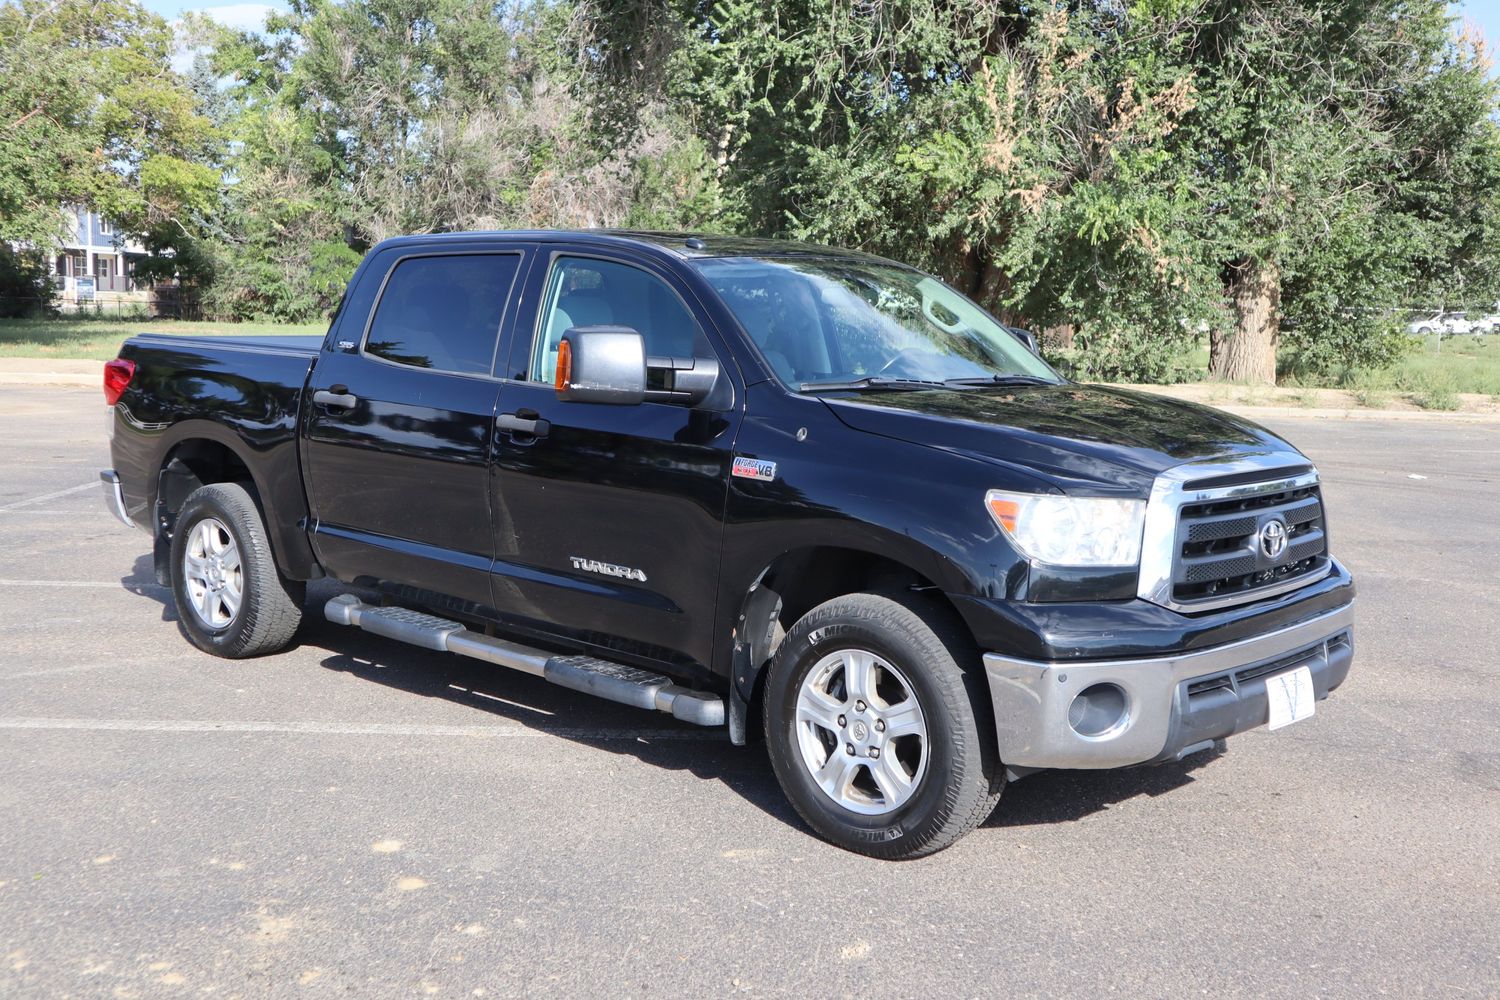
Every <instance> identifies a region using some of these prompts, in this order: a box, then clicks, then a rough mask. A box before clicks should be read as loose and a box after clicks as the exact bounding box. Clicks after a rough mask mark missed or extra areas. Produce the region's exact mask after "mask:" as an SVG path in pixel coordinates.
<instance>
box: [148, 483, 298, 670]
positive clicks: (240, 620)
mask: <svg viewBox="0 0 1500 1000" xmlns="http://www.w3.org/2000/svg"><path fill="white" fill-rule="evenodd" d="M208 518H214V519H215V520H217V521H218V522H219V523H220V524H222V525H223V526H224V527H225V528H226V529H227V530H228V532H229V534H230V536H231V537H232V538H233V540H234V543H235V545H236V546H237V547H238V550H239V555H240V568H241V571H240V580H241V586H240V595H241V596H240V603H239V607H238V609H237V611H236V613H235V614H234V615H233V617H232V619H231V620H230V621H228V622H227V623H225V624H221V625H219V626H217V627H216V626H214V625H213V624H212V623H211V622H208V621H205V619H204V617H203V615H202V614H201V613H200V612H199V611H198V609H197V608H195V607H194V606H193V601H192V597H191V596H190V594H189V592H188V582H187V578H186V572H185V570H184V565H183V559H184V556H185V555H186V553H187V550H188V546H189V544H190V540H191V538H192V537H193V531H194V529H195V528H196V527H197V526H198V525H199V523H200V522H202V521H205V520H207V519H208ZM210 527H212V526H210ZM171 567H172V596H173V598H174V599H175V600H176V602H177V619H178V621H179V622H181V623H182V628H183V631H185V632H186V633H187V636H188V638H189V639H190V640H192V642H193V645H195V646H197V647H198V648H199V649H202V650H204V651H205V652H209V653H212V654H214V655H215V656H223V657H226V658H228V659H233V660H238V659H244V658H246V657H251V656H265V655H267V654H269V653H276V652H280V651H281V650H283V649H285V648H286V647H287V645H288V644H289V643H290V642H291V641H292V636H293V635H295V634H296V632H297V626H298V625H299V624H301V622H302V601H303V599H304V598H305V597H306V594H307V590H306V587H307V585H306V584H305V583H301V582H293V581H290V580H287V579H284V578H283V577H282V576H281V574H280V573H279V572H278V571H277V569H276V562H275V560H274V558H273V557H272V555H271V544H270V541H269V540H268V539H267V537H266V528H265V524H264V522H263V521H262V520H261V516H260V510H259V508H257V507H256V506H255V501H254V500H253V499H251V497H250V494H249V492H248V491H247V490H246V489H245V488H244V487H243V486H240V485H239V484H237V483H213V484H211V485H209V486H203V487H200V488H199V489H197V490H194V491H193V494H192V495H191V496H189V497H188V498H187V502H186V503H185V504H183V505H182V512H181V513H180V514H178V516H177V523H176V525H175V527H174V529H173V532H172V563H171Z"/></svg>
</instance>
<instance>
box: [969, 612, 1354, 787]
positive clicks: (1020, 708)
mask: <svg viewBox="0 0 1500 1000" xmlns="http://www.w3.org/2000/svg"><path fill="white" fill-rule="evenodd" d="M1353 654H1354V605H1353V603H1352V602H1351V603H1349V604H1345V605H1343V606H1342V607H1339V608H1335V609H1334V610H1332V611H1327V612H1323V613H1321V614H1319V615H1316V616H1314V617H1312V618H1309V619H1307V620H1305V621H1301V622H1298V623H1296V624H1294V625H1289V626H1286V627H1284V628H1281V629H1277V630H1276V631H1273V632H1268V633H1266V634H1264V635H1259V636H1254V637H1252V638H1248V639H1242V640H1239V641H1237V642H1231V643H1227V644H1225V645H1221V646H1213V647H1210V648H1208V649H1200V650H1195V651H1193V652H1188V653H1182V654H1180V655H1174V656H1161V657H1155V658H1150V659H1133V660H1078V661H1067V662H1062V661H1052V662H1044V661H1036V660H1021V659H1015V658H1013V657H1009V656H1002V655H1001V654H999V653H986V654H985V657H984V668H985V673H986V674H987V675H988V677H989V683H990V698H991V700H992V701H993V703H994V709H995V728H996V731H997V733H998V738H999V750H1000V759H1001V760H1002V761H1004V762H1005V764H1006V766H1008V767H1010V768H1012V769H1016V768H1026V769H1035V768H1044V767H1070V768H1108V767H1124V766H1126V765H1129V764H1143V763H1148V762H1159V761H1166V760H1177V759H1181V758H1182V757H1184V756H1186V755H1188V754H1190V753H1194V752H1196V751H1198V750H1202V749H1207V748H1208V747H1210V746H1212V745H1213V742H1214V741H1215V740H1219V739H1223V738H1224V737H1226V736H1232V735H1234V734H1235V733H1239V732H1244V731H1245V730H1247V729H1254V728H1256V727H1257V726H1262V725H1265V724H1266V721H1267V698H1266V678H1268V677H1272V676H1276V675H1278V674H1283V673H1285V672H1287V671H1288V670H1293V669H1295V668H1297V667H1308V668H1309V669H1310V670H1311V672H1312V680H1313V690H1314V692H1315V694H1316V695H1317V697H1318V699H1319V700H1321V699H1323V698H1326V697H1327V696H1328V692H1330V691H1332V690H1333V689H1334V688H1336V687H1338V686H1339V685H1340V684H1341V683H1343V681H1344V678H1345V677H1346V676H1347V675H1348V673H1349V663H1350V661H1351V659H1352V658H1353ZM1090 689H1093V690H1092V691H1091V690H1090ZM1085 692H1088V695H1087V696H1086V697H1084V698H1082V699H1080V698H1079V696H1080V695H1083V694H1085ZM1075 701H1077V702H1078V703H1077V704H1075ZM1086 734H1093V735H1086Z"/></svg>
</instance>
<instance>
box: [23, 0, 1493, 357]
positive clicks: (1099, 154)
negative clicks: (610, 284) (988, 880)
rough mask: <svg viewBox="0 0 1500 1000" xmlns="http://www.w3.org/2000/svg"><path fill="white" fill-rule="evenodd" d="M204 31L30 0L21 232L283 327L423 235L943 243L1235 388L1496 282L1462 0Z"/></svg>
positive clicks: (536, 10)
mask: <svg viewBox="0 0 1500 1000" xmlns="http://www.w3.org/2000/svg"><path fill="white" fill-rule="evenodd" d="M38 26H40V28H39V27H38ZM180 30H181V33H182V35H183V37H184V38H185V39H186V40H188V41H189V42H191V43H192V44H194V45H196V46H198V47H199V48H200V50H201V52H202V53H203V54H202V55H201V56H200V58H199V60H198V62H197V64H196V65H195V66H194V68H193V70H192V71H191V72H190V73H188V74H186V75H185V76H179V75H177V74H175V73H172V72H170V71H168V70H166V69H165V60H166V59H167V57H168V55H169V53H170V36H169V32H168V29H167V27H166V26H165V25H164V24H162V23H161V22H160V20H159V19H155V18H153V17H151V16H150V15H147V14H145V13H144V12H142V11H141V10H140V8H139V7H137V6H135V5H134V4H133V3H131V2H130V0H99V2H98V3H85V2H83V0H59V2H57V3H53V4H43V3H39V2H37V0H8V2H7V3H6V5H4V6H0V36H3V37H4V38H5V39H6V40H7V45H6V48H5V50H4V51H5V55H4V56H3V57H0V58H3V59H5V60H6V62H5V63H4V68H5V70H6V78H7V81H9V80H11V79H12V78H13V79H14V80H15V81H16V83H15V85H14V86H11V85H9V84H8V85H7V86H6V87H5V88H3V91H0V111H3V112H4V114H5V116H6V117H5V120H6V121H16V120H19V119H22V118H23V116H25V115H27V114H28V112H29V111H31V110H32V109H34V108H45V109H46V114H47V116H46V118H45V119H42V118H41V116H40V112H38V113H37V114H33V115H32V117H30V118H26V119H25V120H24V121H23V122H21V124H20V125H18V126H14V127H12V129H11V130H10V131H9V132H6V133H0V212H3V220H4V221H3V225H4V232H3V234H0V235H6V236H9V237H11V238H19V239H32V240H37V239H40V238H42V237H43V235H44V234H45V232H46V230H47V226H48V225H50V224H52V223H51V222H49V221H48V220H49V219H53V220H54V221H55V219H54V217H55V212H54V211H53V209H54V208H55V206H56V205H57V204H59V203H60V202H62V201H70V200H71V201H86V202H88V203H90V204H94V205H96V206H98V207H100V208H101V209H104V210H106V211H108V212H110V213H111V214H115V215H117V216H119V217H122V218H124V219H127V220H128V221H129V225H130V226H131V228H132V229H133V231H135V232H137V233H138V234H140V235H141V236H143V237H144V238H145V239H146V241H147V243H148V246H150V247H151V248H152V249H154V250H156V251H157V252H158V255H159V256H158V259H157V261H156V264H155V267H156V269H157V271H158V273H163V274H165V273H175V274H178V275H180V276H182V277H184V278H186V279H188V280H190V281H194V282H196V283H198V284H199V286H200V287H201V288H202V290H203V293H204V301H205V305H206V307H207V308H208V309H209V310H210V311H212V312H214V313H217V314H221V315H226V316H239V317H261V316H264V317H275V318H286V319H302V318H307V317H310V316H313V315H316V314H318V313H319V312H322V311H325V310H327V309H328V308H330V307H331V306H332V305H333V303H334V302H335V301H336V299H337V296H338V294H339V291H340V289H341V287H342V285H343V281H344V279H345V278H346V277H347V276H348V274H349V273H350V272H351V271H352V269H353V268H354V266H355V265H356V263H357V261H358V259H359V256H360V254H362V252H363V251H364V250H365V249H367V248H368V247H369V246H370V245H372V244H373V243H374V242H376V241H378V240H380V239H383V238H385V237H387V236H390V235H393V234H396V233H403V232H421V231H433V230H447V229H472V228H502V227H504V228H510V227H550V226H616V225H625V226H638V227H644V228H661V229H674V228H700V229H713V230H722V231H736V232H745V233H753V234H762V235H776V236H788V237H794V238H799V239H806V240H816V241H822V242H828V243H835V244H842V245H849V246H857V247H860V248H864V249H868V250H872V251H875V252H879V253H883V254H886V255H889V256H892V257H896V258H898V259H901V260H905V261H909V262H911V263H913V264H917V265H921V266H925V267H928V268H931V269H934V270H936V271H938V272H939V273H941V274H942V275H943V276H944V277H946V278H947V279H948V280H950V281H951V282H952V283H953V284H955V285H956V286H958V287H959V288H960V289H962V290H963V291H965V292H967V293H968V294H970V295H971V296H973V297H974V298H976V299H977V300H979V301H980V302H981V303H982V304H984V305H986V306H988V307H989V308H991V309H993V310H995V311H996V312H998V313H1001V314H1002V315H1003V316H1004V317H1005V318H1007V319H1009V320H1011V321H1014V322H1017V323H1022V324H1025V325H1029V326H1032V327H1035V328H1037V329H1040V330H1043V331H1045V333H1046V336H1045V340H1046V342H1047V344H1048V347H1049V350H1051V351H1053V352H1054V353H1055V354H1056V355H1057V356H1059V357H1060V358H1062V359H1064V360H1066V362H1067V363H1068V364H1069V365H1070V366H1072V367H1073V368H1074V370H1075V371H1076V372H1078V373H1079V374H1081V375H1083V376H1086V377H1090V378H1118V379H1171V378H1174V377H1176V376H1177V375H1178V374H1179V372H1178V367H1179V366H1180V364H1181V360H1180V359H1181V358H1182V357H1183V355H1184V351H1185V349H1186V348H1187V347H1188V346H1190V345H1191V344H1192V343H1194V342H1197V341H1199V340H1202V339H1204V338H1207V339H1208V340H1209V341H1210V342H1211V346H1212V353H1211V358H1212V361H1211V363H1212V366H1213V370H1214V372H1215V374H1218V375H1221V376H1223V377H1228V378H1239V379H1251V380H1267V379H1269V378H1271V377H1273V376H1274V375H1275V372H1276V365H1277V363H1278V358H1279V362H1280V364H1281V366H1282V369H1283V370H1288V369H1290V370H1294V371H1296V372H1297V373H1298V374H1299V376H1301V377H1308V376H1312V377H1327V376H1329V375H1333V374H1337V373H1339V372H1341V371H1346V370H1349V369H1353V368H1358V367H1364V366H1370V365H1378V364H1382V363H1386V362H1388V361H1390V360H1391V359H1392V358H1393V357H1395V355H1396V354H1398V353H1399V352H1400V351H1401V350H1402V349H1403V347H1404V345H1405V343H1406V341H1405V338H1404V337H1402V336H1401V335H1400V334H1399V329H1398V328H1399V320H1400V318H1401V316H1400V312H1399V307H1401V306H1406V305H1434V306H1441V305H1443V304H1450V305H1457V304H1461V303H1465V302H1467V303H1472V304H1478V303H1481V302H1486V303H1487V302H1493V301H1494V300H1495V299H1496V298H1500V260H1497V257H1500V232H1497V218H1500V183H1497V182H1500V126H1497V107H1500V105H1497V89H1496V84H1495V82H1494V77H1493V75H1492V74H1491V71H1490V66H1489V64H1488V62H1487V58H1486V55H1485V53H1484V50H1483V47H1482V45H1481V44H1480V43H1479V42H1478V40H1476V39H1474V38H1471V37H1467V36H1465V35H1464V34H1462V33H1459V32H1455V30H1454V26H1453V24H1452V22H1451V19H1450V17H1449V13H1448V8H1447V5H1446V4H1445V3H1443V2H1441V0H1344V2H1332V0H1257V2H1251V3H1245V2H1241V0H1133V2H1121V0H1109V2H1072V3H1057V4H1023V3H1020V2H1016V0H947V2H945V3H942V4H934V3H931V2H926V0H882V2H879V3H855V4H850V3H848V2H846V0H796V2H787V0H548V2H537V0H339V2H334V0H292V5H291V8H290V10H289V11H288V12H287V13H285V14H275V15H272V16H271V17H270V18H269V20H268V22H267V24H266V25H265V30H263V31H257V32H235V31H229V30H226V29H223V28H220V27H217V26H215V25H213V24H212V23H210V22H208V21H206V20H203V19H201V18H193V17H190V18H189V19H188V21H187V23H186V25H185V26H184V27H183V28H181V29H180ZM74 38H81V39H83V42H82V43H81V44H79V43H76V42H70V41H67V39H74ZM71 80H82V81H84V85H83V86H82V87H81V88H73V89H72V90H70V89H69V88H67V87H64V86H62V81H71ZM29 129H34V133H28V136H27V138H26V139H25V140H24V142H25V143H31V142H34V143H37V144H38V146H37V148H41V149H46V150H47V151H48V155H47V157H46V158H45V159H43V158H42V157H38V156H32V155H27V152H26V146H25V145H23V140H20V139H18V138H17V136H18V135H19V133H20V132H22V131H25V130H29ZM49 213H51V214H49Z"/></svg>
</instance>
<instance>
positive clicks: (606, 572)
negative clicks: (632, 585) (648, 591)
mask: <svg viewBox="0 0 1500 1000" xmlns="http://www.w3.org/2000/svg"><path fill="white" fill-rule="evenodd" d="M568 558H569V559H570V560H572V562H573V568H574V569H581V570H583V571H584V572H586V573H598V574H600V575H601V576H618V577H620V578H621V579H622V580H636V581H638V582H640V583H645V582H646V571H645V570H640V569H633V568H631V567H629V566H616V565H615V564H614V563H607V562H600V561H599V560H597V559H585V558H583V557H582V556H569V557H568Z"/></svg>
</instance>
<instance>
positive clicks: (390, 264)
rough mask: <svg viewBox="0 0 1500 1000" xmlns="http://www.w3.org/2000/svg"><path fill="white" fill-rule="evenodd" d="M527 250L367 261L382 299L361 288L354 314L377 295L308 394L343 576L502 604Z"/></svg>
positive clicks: (400, 254)
mask: <svg viewBox="0 0 1500 1000" xmlns="http://www.w3.org/2000/svg"><path fill="white" fill-rule="evenodd" d="M527 254H528V248H527V247H518V246H515V245H513V244H512V245H494V246H491V247H479V246H475V245H472V244H466V245H465V246H464V248H463V249H462V251H451V250H445V249H442V248H439V247H397V248H391V249H388V250H385V251H382V257H383V258H385V259H384V260H381V261H374V262H372V266H371V267H367V269H366V270H367V272H369V273H366V274H365V275H363V276H362V279H361V280H362V281H365V282H371V281H373V282H376V283H377V284H378V287H377V288H376V289H375V290H374V294H373V301H371V298H372V296H370V295H368V294H364V295H361V294H359V292H358V290H356V292H354V293H352V297H351V301H350V303H349V306H348V310H346V311H350V310H359V309H360V306H361V304H362V303H363V302H368V303H369V305H368V307H367V308H366V309H364V310H361V311H360V312H359V313H358V314H357V315H344V316H342V317H340V320H339V327H338V330H337V331H336V333H335V334H334V335H333V337H332V338H330V339H331V341H332V343H330V345H329V349H328V350H325V352H324V354H323V355H322V356H321V357H320V358H319V360H318V364H317V367H316V368H315V369H314V372H313V376H312V380H311V382H310V383H309V387H308V388H309V392H308V396H307V399H306V401H305V403H304V412H305V417H304V421H305V423H304V438H303V441H304V447H303V463H304V466H303V471H304V476H305V477H306V480H307V483H308V500H309V504H310V506H311V511H312V517H313V525H312V540H313V545H314V546H315V548H316V549H317V552H318V557H319V559H320V560H321V561H322V563H323V565H324V566H325V567H326V568H327V569H328V570H329V571H330V572H331V573H332V574H333V575H334V576H336V577H338V578H339V579H342V580H346V581H351V582H363V583H377V582H381V581H393V582H395V583H397V584H400V585H403V587H404V588H407V589H412V588H414V589H415V590H417V591H419V592H421V593H419V594H417V595H416V596H417V597H418V598H419V599H422V600H424V601H426V602H427V603H431V604H442V603H446V601H445V600H444V598H448V597H451V598H456V599H458V601H459V602H461V603H463V604H476V605H487V604H488V603H489V597H490V588H489V569H490V563H491V561H492V560H493V558H494V556H495V546H494V534H493V532H492V531H491V527H490V497H489V478H490V469H489V458H490V449H491V447H492V445H493V439H492V438H493V434H494V417H495V408H496V400H497V398H498V396H499V392H500V382H499V381H498V380H497V379H495V378H494V377H493V368H494V362H495V354H496V351H497V346H498V344H499V342H500V337H501V334H502V332H503V328H504V326H505V324H506V322H508V320H509V319H510V317H511V312H512V307H513V305H514V300H515V293H516V290H517V285H518V281H517V279H518V277H519V276H520V275H521V274H523V273H524V270H525V267H524V265H525V264H526V261H527ZM375 266H378V267H379V270H378V271H376V270H375V269H374V268H375ZM366 291H368V290H366Z"/></svg>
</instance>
